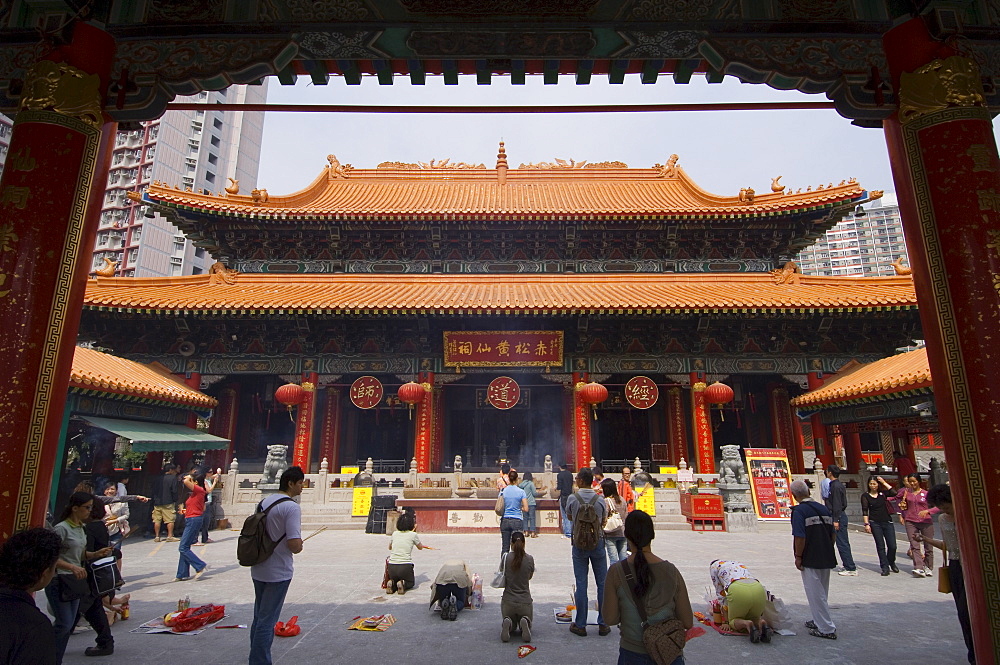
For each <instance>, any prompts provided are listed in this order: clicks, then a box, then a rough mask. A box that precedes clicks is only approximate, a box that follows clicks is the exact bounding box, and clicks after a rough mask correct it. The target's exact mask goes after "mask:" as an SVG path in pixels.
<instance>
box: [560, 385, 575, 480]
mask: <svg viewBox="0 0 1000 665" xmlns="http://www.w3.org/2000/svg"><path fill="white" fill-rule="evenodd" d="M575 392H576V391H575V390H574V388H573V382H572V381H570V384H569V385H568V386H564V388H563V408H562V419H563V449H562V461H563V462H565V463H566V466H567V468H569V470H570V471H574V472H575V471H576V469H575V468H574V467H575V466H576V416H575V415H574V409H573V403H574V402H573V395H574V393H575Z"/></svg>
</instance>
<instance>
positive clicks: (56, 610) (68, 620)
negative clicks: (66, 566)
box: [45, 573, 80, 664]
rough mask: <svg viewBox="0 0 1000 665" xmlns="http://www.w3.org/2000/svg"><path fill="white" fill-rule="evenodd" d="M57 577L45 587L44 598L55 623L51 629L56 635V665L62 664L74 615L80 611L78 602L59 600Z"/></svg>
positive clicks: (57, 575) (74, 621)
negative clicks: (47, 602)
mask: <svg viewBox="0 0 1000 665" xmlns="http://www.w3.org/2000/svg"><path fill="white" fill-rule="evenodd" d="M59 575H60V573H56V574H55V576H54V577H53V578H52V582H50V583H49V585H48V586H47V587H45V597H46V598H47V599H48V601H49V612H51V613H52V616H53V618H55V621H54V622H53V625H52V629H53V630H54V632H55V635H56V663H57V664H58V663H62V659H63V654H65V653H66V643H67V642H69V634H70V631H72V630H73V626H74V625H75V624H76V615H77V613H78V612H79V611H80V600H79V599H77V600H68V601H64V600H59Z"/></svg>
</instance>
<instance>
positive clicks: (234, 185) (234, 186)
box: [226, 178, 240, 196]
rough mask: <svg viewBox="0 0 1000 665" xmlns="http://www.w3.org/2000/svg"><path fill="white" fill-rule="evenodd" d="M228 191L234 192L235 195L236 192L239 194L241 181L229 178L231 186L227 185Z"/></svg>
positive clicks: (229, 192) (228, 192)
mask: <svg viewBox="0 0 1000 665" xmlns="http://www.w3.org/2000/svg"><path fill="white" fill-rule="evenodd" d="M226 193H227V194H233V195H234V196H235V195H236V194H239V193H240V181H239V180H236V179H235V178H229V186H227V187H226Z"/></svg>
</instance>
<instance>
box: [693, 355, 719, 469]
mask: <svg viewBox="0 0 1000 665" xmlns="http://www.w3.org/2000/svg"><path fill="white" fill-rule="evenodd" d="M706 387H707V386H706V385H705V375H704V374H703V373H701V372H691V422H692V423H693V425H694V454H695V456H696V457H697V458H698V462H697V470H698V473H715V441H714V439H713V438H712V413H711V411H710V410H709V409H710V408H711V407H710V406H709V404H708V402H706V401H705V388H706ZM689 466H690V465H689Z"/></svg>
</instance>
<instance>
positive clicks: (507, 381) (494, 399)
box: [486, 376, 521, 410]
mask: <svg viewBox="0 0 1000 665" xmlns="http://www.w3.org/2000/svg"><path fill="white" fill-rule="evenodd" d="M520 399H521V386H519V385H517V381H515V380H514V379H512V378H510V377H509V376H498V377H497V378H495V379H493V380H492V381H490V385H489V387H487V388H486V401H488V402H489V403H490V404H491V405H492V406H493V407H494V408H497V409H500V410H506V409H512V408H514V407H515V406H516V405H517V403H518V401H520Z"/></svg>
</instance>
